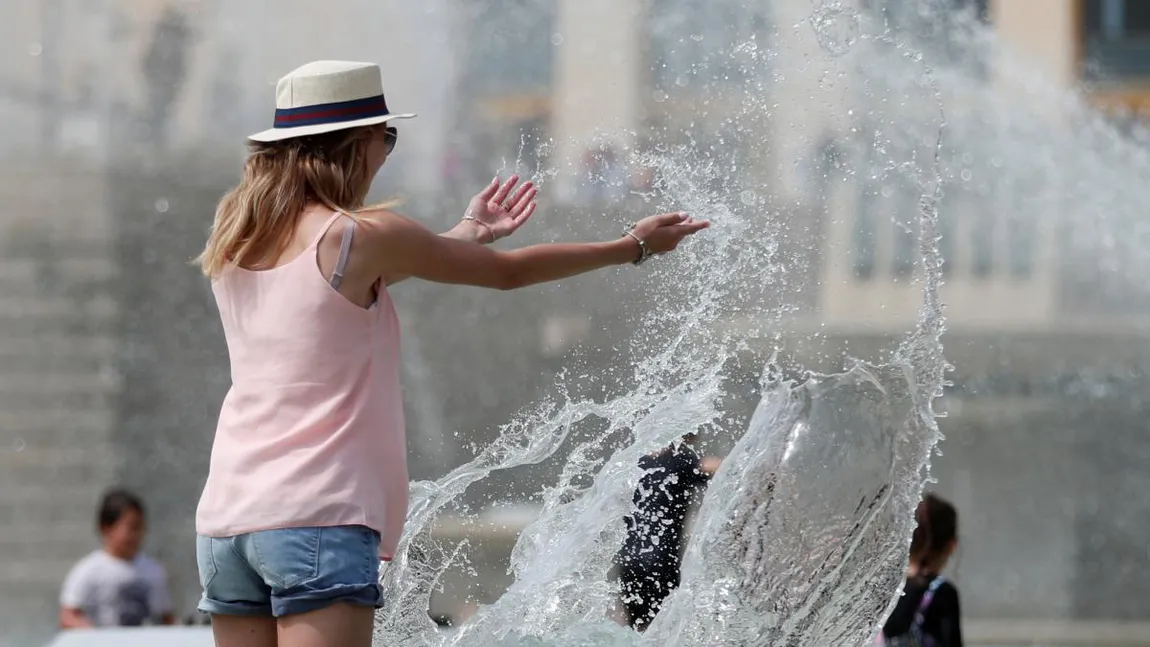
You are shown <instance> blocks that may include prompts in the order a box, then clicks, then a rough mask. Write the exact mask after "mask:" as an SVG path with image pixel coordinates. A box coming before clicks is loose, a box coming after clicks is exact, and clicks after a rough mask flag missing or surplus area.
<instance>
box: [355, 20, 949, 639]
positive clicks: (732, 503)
mask: <svg viewBox="0 0 1150 647" xmlns="http://www.w3.org/2000/svg"><path fill="white" fill-rule="evenodd" d="M832 5H834V6H832ZM836 12H837V13H836ZM858 21H859V17H858V15H857V14H852V13H849V12H846V10H844V9H842V8H841V7H838V6H837V4H835V3H828V4H824V6H823V7H822V8H820V10H819V11H818V12H816V15H815V18H812V20H811V24H812V25H813V26H814V27H815V30H816V33H817V34H818V35H819V37H818V42H819V43H820V46H821V47H823V48H824V49H825V50H826V51H827V52H828V53H829V54H831V55H832V56H836V57H837V56H841V55H843V54H845V53H846V51H847V50H848V49H850V48H851V47H852V46H853V45H854V44H855V43H856V41H857V40H858V36H857V35H856V32H857V31H858V30H859V29H861V27H860V26H859V24H860V23H859V22H858ZM872 40H873V42H874V43H875V44H876V45H877V44H882V43H883V42H884V39H883V37H882V35H881V34H878V35H876V37H875V38H873V39H872ZM886 43H887V44H890V42H889V40H888V41H886ZM901 54H902V55H903V56H904V58H906V59H907V60H908V61H910V62H911V63H913V64H916V65H919V66H922V70H923V71H922V77H923V78H924V79H925V83H924V85H925V86H926V87H927V88H928V89H929V90H930V92H931V98H932V99H934V100H935V103H936V105H937V106H938V108H939V121H938V123H936V124H935V126H936V131H935V138H934V146H933V155H932V156H931V157H930V158H929V159H927V160H925V162H923V161H921V160H919V159H918V158H917V157H915V156H914V155H913V153H912V155H911V157H910V158H899V154H901V153H902V152H903V151H902V150H901V149H898V148H897V146H895V144H898V143H900V142H891V144H890V145H889V149H887V148H883V145H882V144H881V143H879V144H876V148H877V149H879V152H880V153H882V154H883V156H884V157H885V162H884V163H883V164H881V165H880V168H881V170H882V172H883V173H885V174H889V175H901V176H903V177H906V178H908V179H909V180H910V181H911V182H913V183H914V184H915V185H916V186H918V187H919V188H920V189H921V192H920V193H921V200H920V205H919V218H918V220H919V222H918V225H919V232H920V256H921V259H922V279H921V280H922V282H923V295H924V298H923V306H922V309H921V313H920V317H919V321H918V325H917V327H916V329H915V330H914V331H913V332H912V333H911V334H910V335H909V336H908V338H907V340H906V341H905V342H904V343H903V344H901V345H900V347H899V349H898V350H897V351H896V352H895V354H894V356H893V358H892V360H891V361H890V362H888V363H885V364H868V363H864V362H857V363H856V364H855V365H854V367H853V368H852V369H850V370H849V371H847V372H845V373H842V374H838V375H826V376H813V377H810V378H809V379H807V380H805V381H803V382H802V383H793V382H789V381H787V380H784V379H783V378H781V377H780V374H779V372H778V370H777V368H776V367H775V365H774V364H773V363H772V364H771V365H769V366H768V367H767V369H766V371H765V373H764V395H763V397H762V401H761V402H760V404H759V406H758V408H757V409H756V411H755V414H754V416H753V418H752V420H751V422H750V425H749V426H748V428H747V430H746V432H745V433H743V434H741V437H740V439H739V441H738V442H737V443H736V445H735V447H734V449H733V450H732V452H731V454H730V455H729V457H728V459H727V461H726V462H725V464H724V466H723V468H722V469H721V470H720V472H719V474H718V475H717V476H716V478H715V480H714V482H713V483H712V485H711V487H710V489H709V492H708V495H707V497H706V499H705V501H704V504H703V506H702V508H701V510H700V512H699V521H698V528H697V531H696V533H695V534H694V536H693V538H692V540H691V543H690V545H689V546H688V549H687V554H686V559H685V562H684V565H683V585H682V587H681V588H680V590H679V591H677V592H676V593H675V594H674V595H673V596H672V597H671V598H670V599H669V600H668V601H667V604H666V606H665V607H664V611H663V612H662V613H661V614H660V615H659V616H658V617H657V619H656V620H655V622H654V623H653V625H652V627H651V628H650V630H649V631H648V632H647V633H646V634H644V635H643V636H641V637H640V636H638V635H637V634H633V633H631V632H629V631H626V630H622V629H620V628H618V627H616V626H614V625H613V623H611V622H610V621H609V620H608V619H607V610H608V609H610V608H611V607H612V606H613V604H614V602H615V598H616V595H617V590H616V587H615V586H614V584H613V583H611V582H610V580H609V578H608V575H609V571H610V569H611V566H612V558H613V556H614V554H615V551H616V550H617V547H618V546H619V545H620V544H621V542H622V539H623V532H624V526H623V523H622V519H623V517H624V516H625V515H626V514H628V513H629V512H630V509H631V502H630V498H631V493H632V491H633V489H634V487H635V485H636V483H637V481H638V478H639V469H638V467H637V464H638V459H639V457H640V456H641V455H642V454H643V453H645V452H646V451H649V449H650V448H651V447H657V446H662V445H666V444H668V443H669V442H671V441H673V440H674V439H676V438H677V437H679V436H681V435H682V434H684V433H688V432H692V431H696V430H698V429H699V428H701V427H705V426H707V425H714V424H718V423H721V421H722V420H723V414H722V411H721V408H720V407H719V406H718V401H719V400H720V398H721V397H722V395H723V377H724V372H723V369H724V366H725V365H726V363H727V362H728V361H729V360H730V359H731V358H733V357H735V355H736V354H737V353H738V351H739V350H741V349H742V348H744V344H743V340H742V339H741V338H739V337H738V336H737V335H735V334H733V333H731V332H726V329H725V328H724V327H723V326H721V325H720V324H721V322H722V319H723V317H724V316H725V315H726V314H727V313H728V312H729V310H730V308H729V306H730V305H731V304H732V303H737V304H738V306H739V307H741V308H743V309H744V310H747V311H749V312H750V313H751V314H753V315H755V316H757V317H759V318H760V320H761V322H762V325H764V326H765V327H769V326H770V325H771V324H772V323H774V324H777V323H778V322H779V321H780V320H781V316H782V313H783V312H784V311H785V308H778V307H771V306H768V305H767V304H766V303H761V304H747V303H746V302H745V301H746V296H745V295H746V288H747V286H748V284H751V283H755V284H757V286H758V287H759V288H762V287H764V286H766V287H767V288H769V287H771V286H781V285H782V284H783V282H784V279H785V277H786V276H787V267H786V266H785V265H784V264H783V263H782V262H781V259H780V257H779V250H780V247H779V241H780V238H781V236H782V232H783V229H784V228H783V222H784V218H783V217H782V215H781V214H779V213H775V212H772V211H770V210H769V209H768V210H767V211H766V212H765V213H764V212H763V209H762V206H761V204H762V203H761V202H760V200H759V199H758V197H757V194H758V192H759V191H760V190H761V189H759V188H757V187H742V186H737V182H734V181H733V179H732V178H731V177H730V169H729V167H728V166H725V165H724V164H723V163H722V161H721V158H720V157H716V156H710V157H708V156H707V155H700V154H699V153H698V152H697V151H695V150H692V149H690V148H687V147H673V146H667V147H659V146H656V147H655V149H654V150H653V151H652V152H647V153H643V154H635V156H634V159H635V160H636V161H638V162H640V163H642V164H643V165H644V166H647V167H649V168H654V169H655V170H656V171H657V173H656V178H657V180H656V185H657V186H656V189H655V191H654V192H653V195H655V196H658V199H659V200H660V201H663V202H665V203H666V204H667V205H668V206H670V205H673V206H674V207H675V208H679V209H684V210H687V211H689V212H691V213H693V214H696V215H697V216H698V217H703V218H708V219H710V220H712V222H713V223H714V227H713V228H712V230H711V231H709V232H707V235H705V236H699V237H697V238H696V239H695V240H692V241H690V243H689V244H688V245H687V246H685V248H684V249H683V250H681V251H680V253H678V254H676V255H674V256H672V257H668V258H667V259H665V260H666V261H667V262H666V263H665V265H664V267H662V268H660V270H658V273H659V279H660V281H658V282H656V283H654V284H653V285H652V286H651V290H652V291H653V293H654V294H653V300H654V301H655V302H656V303H661V304H662V307H657V308H655V309H652V310H650V311H648V312H646V313H644V314H643V316H642V318H641V325H640V327H639V332H638V333H637V334H636V335H635V336H634V337H633V338H632V339H631V342H630V343H631V347H632V348H631V351H632V353H633V355H634V356H635V357H638V358H640V359H638V361H636V363H635V366H634V370H633V375H632V376H630V378H629V380H628V381H627V382H626V386H625V387H624V388H620V389H618V390H619V391H621V392H622V393H621V394H617V395H612V396H610V397H607V398H604V399H602V400H601V401H595V400H592V399H587V398H578V397H574V396H572V395H570V393H572V392H577V391H578V389H577V388H574V386H575V385H577V384H578V382H579V381H580V380H581V379H589V378H587V377H585V376H582V375H568V376H565V377H563V378H561V379H560V381H559V384H558V388H557V393H558V395H557V396H556V399H555V400H554V401H552V402H546V403H543V404H540V405H537V406H535V407H534V408H532V409H529V410H526V411H525V412H523V413H522V414H520V415H519V416H518V417H516V418H515V419H514V420H513V421H512V422H510V423H509V424H507V425H506V426H505V427H504V428H503V429H502V432H501V434H500V437H499V439H498V440H497V441H496V442H495V443H493V444H492V445H491V446H489V447H487V448H486V449H485V450H484V451H482V452H481V453H480V455H479V456H478V457H476V459H475V460H473V461H471V462H470V463H468V464H466V465H464V466H462V467H460V468H458V469H456V470H454V471H453V472H451V473H450V474H448V475H447V476H445V477H443V478H441V479H439V480H437V481H436V482H434V483H417V484H415V485H414V486H413V489H412V505H411V511H410V513H409V516H408V525H407V529H406V531H405V535H404V537H403V540H402V542H401V545H400V547H399V550H398V552H397V557H396V560H395V561H394V562H393V563H392V564H391V565H390V566H389V567H388V568H387V570H386V571H385V573H384V575H383V584H384V587H385V596H384V599H385V601H386V605H387V606H386V607H385V608H384V609H383V610H382V611H381V613H380V614H379V616H378V620H377V629H376V640H377V642H378V644H396V643H402V644H415V645H494V644H500V645H504V644H522V645H536V644H540V645H542V644H548V645H550V644H564V645H572V644H574V645H584V644H586V645H599V644H640V643H642V644H660V645H663V644H670V645H741V644H787V645H806V644H859V643H861V642H862V641H863V640H865V639H866V638H867V637H868V636H869V635H870V633H871V632H872V631H873V630H874V628H875V626H876V625H877V623H878V622H879V620H880V618H881V616H882V614H883V613H884V612H885V611H886V610H887V609H888V608H889V606H890V604H891V602H892V600H893V599H894V596H895V593H896V592H897V590H898V586H899V584H900V582H901V577H902V575H901V574H902V567H903V564H904V562H905V554H906V542H907V538H908V537H909V531H910V525H911V521H910V520H911V519H912V515H911V511H912V510H913V508H914V505H915V503H916V501H917V497H918V494H919V491H920V489H921V487H922V484H923V482H924V480H925V478H926V476H927V467H928V462H929V457H930V453H931V450H932V448H933V447H934V445H935V443H936V442H937V440H938V437H939V434H938V428H937V425H936V423H935V415H934V411H933V408H932V401H933V400H934V398H936V397H937V396H938V395H940V393H941V390H942V387H943V385H944V376H945V371H946V368H947V365H946V362H945V360H944V358H943V355H942V344H941V335H942V332H943V330H944V318H943V313H942V305H941V301H940V299H939V294H938V290H939V287H940V285H941V282H942V274H941V267H942V261H941V256H940V252H939V246H938V241H939V234H938V230H939V228H938V204H939V201H940V199H941V191H942V186H943V182H942V169H941V161H940V151H941V149H942V133H943V129H944V124H943V120H942V113H941V98H940V97H941V95H940V93H939V91H938V89H937V87H936V85H935V81H934V78H933V74H932V73H931V71H930V69H929V68H928V67H925V64H924V63H923V62H922V59H921V57H919V56H916V55H915V54H914V53H912V52H907V51H905V50H903V51H902V52H901ZM763 107H764V106H763V102H762V100H761V99H757V98H755V97H753V96H752V97H750V98H748V100H747V101H746V102H745V103H744V105H743V107H742V108H741V110H740V113H739V114H738V115H736V116H746V115H748V114H753V113H755V112H756V111H762V110H763ZM713 187H719V188H718V189H715V188H713ZM748 195H750V196H751V198H752V199H747V196H748ZM591 421H597V422H598V423H600V424H598V425H588V423H589V422H591ZM583 428H590V429H591V431H590V432H589V433H582V434H580V435H579V436H578V437H579V440H577V441H576V442H575V443H574V446H573V447H571V448H570V449H569V450H568V452H567V454H566V459H567V460H566V463H565V466H564V469H563V472H562V474H561V475H560V478H559V480H558V482H557V483H556V484H555V485H554V486H553V487H551V488H549V489H547V490H546V491H544V492H543V493H542V494H541V496H542V501H543V505H542V509H541V512H540V514H539V517H538V519H537V520H536V521H535V522H534V523H532V524H531V525H530V526H528V527H527V528H526V529H525V530H524V531H523V533H522V534H521V536H520V538H519V541H518V542H517V544H516V546H515V549H514V552H513V554H512V560H511V564H512V566H511V568H512V572H513V574H514V575H515V581H514V583H513V584H512V585H511V586H510V587H509V588H508V590H507V591H506V593H505V594H504V595H503V596H502V597H500V598H499V600H498V601H496V602H495V603H494V604H492V605H490V606H489V607H487V608H484V609H481V610H480V612H479V613H478V615H477V616H476V617H475V618H474V619H472V620H471V621H469V622H468V623H466V624H465V625H463V626H462V627H460V628H459V629H458V630H457V631H456V632H454V633H451V634H443V633H440V632H439V631H438V630H437V629H436V628H435V626H434V625H433V624H432V623H431V621H430V619H429V618H428V617H427V613H426V610H427V606H428V601H429V599H430V596H431V593H432V591H433V589H434V587H435V586H436V584H437V582H438V581H439V579H440V577H441V576H442V574H443V573H444V572H445V570H446V569H447V568H448V567H449V566H450V564H451V563H452V562H453V560H455V559H456V558H457V557H458V555H459V554H460V553H461V551H463V550H465V548H466V547H465V546H464V545H454V546H452V545H445V544H441V543H439V542H437V541H436V540H434V539H433V538H432V535H431V529H432V526H433V523H434V521H435V518H436V516H437V515H438V514H440V513H441V512H442V511H443V510H444V509H445V508H446V507H447V506H450V505H451V504H452V502H453V501H455V500H456V498H457V497H459V496H460V495H461V494H462V493H463V492H464V491H465V490H466V489H467V488H468V487H469V486H470V485H472V484H474V483H476V482H478V481H480V480H482V479H484V478H487V477H488V476H489V475H490V474H492V473H493V472H495V471H497V470H506V469H511V468H514V467H517V466H521V465H528V464H534V463H538V462H540V461H543V460H545V459H548V458H550V457H552V456H553V455H555V454H556V453H558V452H560V451H561V449H562V448H563V447H564V446H565V444H567V443H568V441H569V440H570V439H572V438H573V437H575V434H574V431H575V430H576V429H583ZM620 435H623V436H627V437H629V438H630V439H631V440H630V442H628V443H625V444H624V445H623V446H622V447H621V448H615V447H613V446H612V439H617V438H618V437H619V436H620ZM613 450H614V451H613ZM605 453H606V454H609V455H610V457H609V458H607V459H605V460H604V459H602V458H599V457H601V456H602V455H604V454H605Z"/></svg>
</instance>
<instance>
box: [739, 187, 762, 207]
mask: <svg viewBox="0 0 1150 647" xmlns="http://www.w3.org/2000/svg"><path fill="white" fill-rule="evenodd" d="M758 199H759V197H758V196H757V195H755V192H754V191H752V190H750V189H747V190H745V191H743V192H742V193H740V194H739V202H742V203H743V204H744V205H746V206H748V207H753V206H755V203H756V202H757V201H758Z"/></svg>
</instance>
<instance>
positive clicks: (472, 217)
mask: <svg viewBox="0 0 1150 647" xmlns="http://www.w3.org/2000/svg"><path fill="white" fill-rule="evenodd" d="M463 219H464V220H470V221H472V222H474V223H475V224H477V225H479V226H481V227H483V228H484V229H486V230H487V233H489V234H491V242H493V243H494V242H495V241H497V240H499V239H498V238H496V237H495V230H494V229H492V228H491V226H490V225H488V224H487V223H485V222H483V221H482V220H480V219H478V218H476V217H475V216H473V215H471V214H469V213H468V214H464V215H463Z"/></svg>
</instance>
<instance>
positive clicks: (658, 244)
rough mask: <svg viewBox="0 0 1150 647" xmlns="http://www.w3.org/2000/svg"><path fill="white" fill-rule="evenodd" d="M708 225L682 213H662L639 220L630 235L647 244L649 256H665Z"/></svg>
mask: <svg viewBox="0 0 1150 647" xmlns="http://www.w3.org/2000/svg"><path fill="white" fill-rule="evenodd" d="M710 225H711V223H709V222H707V221H706V220H695V219H693V218H691V217H690V216H688V215H687V214H685V213H682V212H676V213H664V214H660V215H657V216H647V217H646V218H644V219H642V220H640V221H639V222H638V223H637V224H636V225H635V227H634V228H633V229H632V230H631V234H632V235H633V236H635V237H636V238H638V239H639V240H641V241H643V242H645V243H647V249H649V250H650V253H651V254H666V253H667V252H669V251H671V250H673V249H675V248H676V247H678V246H679V243H680V242H681V241H682V240H683V239H684V238H686V237H687V236H690V235H691V234H693V233H695V232H698V231H702V230H704V229H706V228H707V227H709V226H710ZM640 253H641V250H640Z"/></svg>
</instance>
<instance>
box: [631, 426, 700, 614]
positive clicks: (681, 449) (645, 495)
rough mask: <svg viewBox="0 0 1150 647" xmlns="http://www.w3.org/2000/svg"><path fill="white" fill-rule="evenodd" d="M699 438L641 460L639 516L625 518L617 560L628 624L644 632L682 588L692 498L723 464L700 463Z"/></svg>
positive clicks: (687, 439) (637, 491) (637, 497)
mask: <svg viewBox="0 0 1150 647" xmlns="http://www.w3.org/2000/svg"><path fill="white" fill-rule="evenodd" d="M697 439H698V436H697V435H696V434H687V435H686V436H683V438H682V441H681V442H678V443H675V444H673V445H671V446H669V447H666V448H664V449H662V450H661V451H658V452H656V453H653V454H648V455H646V456H644V457H643V458H641V459H640V460H639V467H640V468H642V469H643V471H644V474H643V477H642V478H641V479H640V480H639V487H638V488H636V489H635V495H634V497H633V499H632V500H633V502H634V504H635V512H634V513H633V514H632V515H631V516H629V517H627V518H626V520H625V521H626V523H627V538H626V540H625V541H624V542H623V548H622V550H620V551H619V554H618V555H617V557H616V564H617V565H618V567H619V585H620V593H621V598H622V602H623V606H624V607H625V608H626V611H627V616H628V618H627V619H628V622H629V623H630V625H631V627H633V628H634V629H636V630H638V631H644V630H646V628H647V626H648V625H649V624H651V620H653V619H654V618H655V615H656V614H657V613H659V607H660V606H662V604H663V601H664V600H665V599H667V596H668V595H670V594H671V591H674V590H675V589H676V588H678V586H679V566H680V561H681V559H682V544H683V532H684V527H685V526H686V522H687V511H688V509H689V508H690V507H691V501H692V495H693V494H694V493H695V492H696V491H697V488H699V487H700V486H702V485H703V484H704V483H706V482H707V480H708V479H710V478H711V476H713V475H714V473H715V472H716V471H717V470H718V469H719V465H720V463H721V461H720V460H719V459H718V458H715V457H713V456H708V457H705V458H703V457H700V456H699V454H698V452H697V451H696V450H695V447H694V445H695V442H696V440H697Z"/></svg>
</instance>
